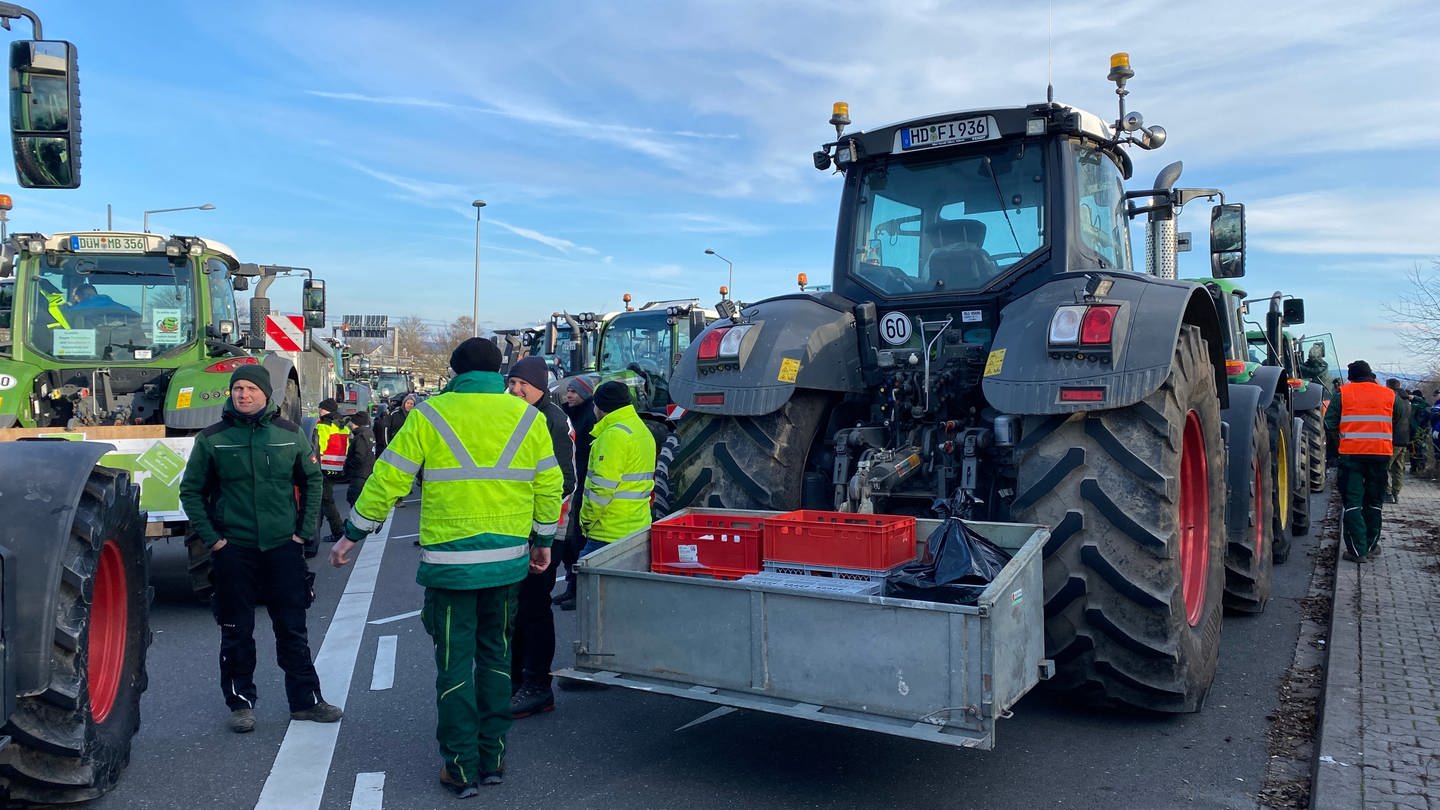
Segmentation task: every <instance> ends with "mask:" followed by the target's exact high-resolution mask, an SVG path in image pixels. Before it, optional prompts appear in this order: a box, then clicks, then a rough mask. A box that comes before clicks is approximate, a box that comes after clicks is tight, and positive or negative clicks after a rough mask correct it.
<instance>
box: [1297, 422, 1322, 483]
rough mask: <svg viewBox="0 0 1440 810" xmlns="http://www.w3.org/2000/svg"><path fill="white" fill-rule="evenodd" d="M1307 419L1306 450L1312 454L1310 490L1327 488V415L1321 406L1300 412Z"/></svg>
mask: <svg viewBox="0 0 1440 810" xmlns="http://www.w3.org/2000/svg"><path fill="white" fill-rule="evenodd" d="M1300 418H1302V419H1304V420H1305V444H1304V447H1305V450H1306V451H1307V452H1308V453H1309V455H1310V491H1311V492H1319V491H1321V490H1323V489H1324V488H1325V417H1324V415H1323V414H1321V413H1320V409H1319V408H1311V409H1310V410H1308V411H1305V412H1303V413H1301V414H1300Z"/></svg>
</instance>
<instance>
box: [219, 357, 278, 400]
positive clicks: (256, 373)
mask: <svg viewBox="0 0 1440 810" xmlns="http://www.w3.org/2000/svg"><path fill="white" fill-rule="evenodd" d="M241 380H244V381H246V382H248V383H251V384H253V385H254V386H255V387H256V388H259V389H260V390H261V391H263V392H265V401H266V402H267V403H268V402H269V401H270V400H271V399H272V395H273V394H274V393H275V388H274V387H273V386H271V384H270V372H269V371H268V370H267V369H266V368H265V367H264V366H262V365H260V364H259V363H246V364H245V365H243V366H240V367H238V368H236V369H235V371H234V372H233V373H232V374H231V375H230V387H231V388H234V387H235V383H237V382H239V381H241Z"/></svg>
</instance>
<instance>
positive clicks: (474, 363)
mask: <svg viewBox="0 0 1440 810" xmlns="http://www.w3.org/2000/svg"><path fill="white" fill-rule="evenodd" d="M500 362H501V356H500V350H499V348H497V347H496V346H495V344H494V343H491V342H490V341H488V340H483V339H481V338H470V339H469V340H466V341H465V342H464V343H461V344H460V345H459V346H458V347H456V349H455V351H454V353H452V354H451V355H450V367H451V368H452V369H453V370H454V371H455V377H454V379H452V380H450V382H449V383H448V384H447V385H446V386H445V389H444V391H442V392H441V393H440V394H439V395H437V396H434V397H431V398H430V399H427V400H425V401H424V402H421V403H419V404H418V405H416V406H415V408H414V413H412V414H411V415H410V417H409V418H408V419H406V420H405V425H404V427H402V428H401V429H400V431H399V432H398V433H396V434H395V435H394V436H393V437H391V439H390V443H389V445H388V446H386V448H385V452H383V453H381V454H380V458H379V459H377V460H376V461H375V471H374V472H373V473H372V474H371V476H370V480H369V481H368V482H367V483H366V484H365V489H364V490H363V491H362V492H361V493H360V497H359V498H358V499H357V500H356V501H355V507H354V509H353V510H351V512H350V518H349V520H347V521H345V537H344V538H342V539H341V540H340V541H339V542H338V543H336V544H335V547H334V548H333V549H331V551H330V562H331V564H333V565H335V566H337V567H339V566H343V565H345V564H346V563H348V562H349V553H350V550H351V549H352V548H354V545H355V542H357V541H359V540H362V539H364V537H365V536H366V535H367V534H369V533H371V532H375V531H378V530H379V529H380V527H381V526H382V524H383V523H384V522H385V519H386V517H387V516H388V515H389V513H390V507H391V505H392V504H394V503H395V501H396V500H397V499H398V498H400V497H401V496H402V495H404V494H405V493H407V492H409V491H410V485H411V483H412V482H413V481H414V479H415V475H416V474H417V473H419V472H420V470H421V469H424V471H425V498H424V500H423V501H422V502H421V504H420V570H419V573H418V574H417V576H416V581H418V582H419V583H420V584H421V585H423V586H424V587H425V604H424V607H423V608H422V610H421V613H420V618H421V621H422V623H423V624H424V625H425V630H426V632H428V633H429V634H430V637H431V638H432V639H433V640H434V642H435V668H436V670H437V675H436V678H435V690H436V708H437V710H438V715H439V724H438V728H437V729H436V734H435V736H436V739H438V740H439V742H440V754H441V756H442V757H443V758H444V765H442V766H441V769H440V782H441V784H442V785H444V786H445V787H446V789H448V790H450V791H451V792H453V793H455V794H456V795H458V796H460V797H461V798H465V797H469V796H474V795H476V794H477V793H478V792H479V785H498V784H500V783H501V781H502V774H503V773H504V770H505V735H506V733H507V732H508V731H509V730H510V722H511V717H510V696H511V689H510V640H511V628H512V627H513V626H514V619H515V608H516V597H517V594H518V592H519V589H520V582H521V580H523V579H524V578H525V576H526V574H527V573H538V572H542V571H544V570H545V569H546V568H548V567H549V565H550V545H551V543H552V542H553V540H554V538H555V525H556V523H557V522H559V520H560V500H561V491H562V487H563V475H562V474H561V472H560V464H559V462H558V461H556V459H555V447H554V445H553V443H552V442H551V439H550V432H549V431H548V430H546V428H545V420H544V418H543V417H542V416H541V414H540V411H538V410H536V409H534V408H532V407H530V406H529V405H527V404H526V403H525V402H523V401H522V400H519V399H517V398H515V397H512V396H510V395H509V394H507V393H505V380H504V378H503V377H501V376H500V374H499V371H500Z"/></svg>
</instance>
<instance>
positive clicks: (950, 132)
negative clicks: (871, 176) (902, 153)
mask: <svg viewBox="0 0 1440 810" xmlns="http://www.w3.org/2000/svg"><path fill="white" fill-rule="evenodd" d="M999 137H1000V132H999V129H998V127H996V126H995V119H994V118H992V117H991V116H988V115H980V116H976V117H975V118H958V119H956V120H954V121H938V122H936V123H934V124H926V125H924V126H919V127H906V128H904V129H902V130H900V148H901V149H929V148H930V147H934V146H949V145H950V144H955V143H969V142H971V141H989V140H993V139H995V138H999Z"/></svg>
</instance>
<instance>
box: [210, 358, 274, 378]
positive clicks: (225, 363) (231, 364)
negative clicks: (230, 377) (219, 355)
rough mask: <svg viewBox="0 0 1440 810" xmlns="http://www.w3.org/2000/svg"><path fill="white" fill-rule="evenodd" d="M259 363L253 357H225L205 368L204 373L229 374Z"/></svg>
mask: <svg viewBox="0 0 1440 810" xmlns="http://www.w3.org/2000/svg"><path fill="white" fill-rule="evenodd" d="M259 362H260V361H259V360H256V359H255V358H253V357H227V358H225V359H224V360H217V361H215V362H214V363H211V364H210V365H208V366H206V367H205V371H206V373H209V374H230V373H232V372H234V371H235V369H237V368H239V367H241V366H253V365H255V364H257V363H259Z"/></svg>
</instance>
